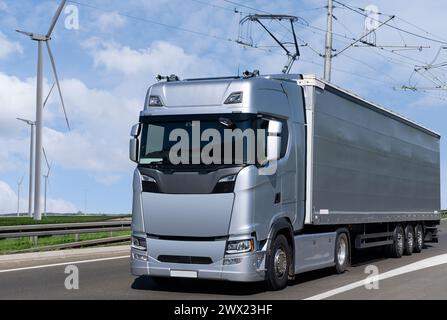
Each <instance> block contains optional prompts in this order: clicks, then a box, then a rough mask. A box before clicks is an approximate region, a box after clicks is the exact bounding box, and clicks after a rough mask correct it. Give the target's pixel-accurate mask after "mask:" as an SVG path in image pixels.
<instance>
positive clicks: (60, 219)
mask: <svg viewBox="0 0 447 320" xmlns="http://www.w3.org/2000/svg"><path fill="white" fill-rule="evenodd" d="M120 217H124V216H112V215H103V216H100V215H98V216H68V215H67V216H49V217H44V218H42V220H41V221H35V220H33V219H32V218H29V217H0V226H18V225H31V224H53V223H76V222H97V221H98V222H99V221H107V220H111V219H117V218H120ZM126 217H127V216H126Z"/></svg>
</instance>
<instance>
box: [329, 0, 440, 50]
mask: <svg viewBox="0 0 447 320" xmlns="http://www.w3.org/2000/svg"><path fill="white" fill-rule="evenodd" d="M333 1H334V2H335V3H338V4H339V5H341V6H343V7H345V8H347V9H349V10H351V11H353V12H355V13H357V14H360V15H362V16H364V17H366V18H369V19H371V20H374V21H378V22H381V21H380V20H378V19H375V18H374V17H371V16H368V15H367V14H365V13H363V11H364V9H362V8H355V7H353V6H350V5H347V4H344V3H342V2H340V1H338V0H333ZM359 10H360V11H359ZM381 14H382V15H385V14H383V13H381ZM387 16H389V15H387ZM389 17H390V16H389ZM392 17H395V16H394V15H392ZM386 26H388V27H390V28H392V29H395V30H398V31H401V32H404V33H407V34H409V35H412V36H414V37H418V38H421V39H425V40H429V41H433V42H437V43H440V44H444V45H446V44H447V42H446V41H440V40H437V39H434V38H430V37H426V36H423V35H420V34H417V33H415V32H411V31H408V30H405V29H402V28H399V27H397V26H393V25H389V24H387V25H386Z"/></svg>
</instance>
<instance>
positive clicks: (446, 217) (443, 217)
mask: <svg viewBox="0 0 447 320" xmlns="http://www.w3.org/2000/svg"><path fill="white" fill-rule="evenodd" d="M441 218H442V219H447V211H442V212H441Z"/></svg>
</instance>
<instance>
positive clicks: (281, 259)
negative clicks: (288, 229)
mask: <svg viewBox="0 0 447 320" xmlns="http://www.w3.org/2000/svg"><path fill="white" fill-rule="evenodd" d="M291 257H292V254H291V249H290V245H289V243H288V242H287V239H286V237H285V236H284V235H282V234H279V235H278V236H277V237H276V238H275V240H274V241H273V243H272V249H271V250H270V256H269V258H268V265H267V277H266V282H267V287H268V289H269V290H273V291H276V290H281V289H284V288H285V287H286V286H287V281H288V276H289V268H290V265H291V263H290V261H291Z"/></svg>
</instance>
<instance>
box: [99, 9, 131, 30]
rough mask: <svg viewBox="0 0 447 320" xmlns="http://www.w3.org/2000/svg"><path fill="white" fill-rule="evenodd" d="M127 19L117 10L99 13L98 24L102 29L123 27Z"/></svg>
mask: <svg viewBox="0 0 447 320" xmlns="http://www.w3.org/2000/svg"><path fill="white" fill-rule="evenodd" d="M126 22H127V19H126V18H125V17H123V16H122V15H120V14H118V13H116V12H110V13H109V12H106V13H102V14H100V15H99V17H98V19H97V24H98V26H99V28H100V29H101V30H102V31H105V30H114V29H119V28H122V27H124V26H125V25H126Z"/></svg>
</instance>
